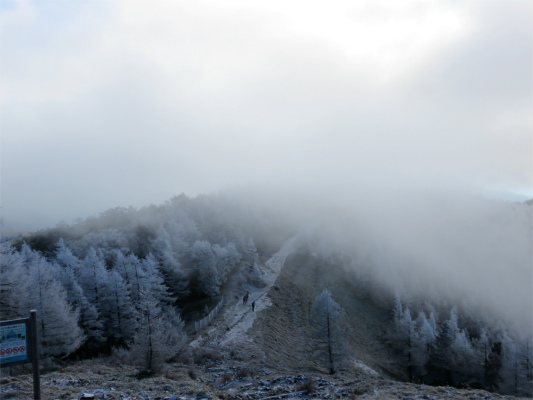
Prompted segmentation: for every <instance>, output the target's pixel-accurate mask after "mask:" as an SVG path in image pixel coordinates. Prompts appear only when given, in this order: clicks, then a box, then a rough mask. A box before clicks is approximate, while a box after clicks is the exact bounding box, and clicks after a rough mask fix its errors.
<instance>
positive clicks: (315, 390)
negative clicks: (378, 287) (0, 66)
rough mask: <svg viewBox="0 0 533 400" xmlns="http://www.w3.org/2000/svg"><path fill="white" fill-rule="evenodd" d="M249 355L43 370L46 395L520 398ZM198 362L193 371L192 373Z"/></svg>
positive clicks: (19, 392) (22, 381) (5, 382)
mask: <svg viewBox="0 0 533 400" xmlns="http://www.w3.org/2000/svg"><path fill="white" fill-rule="evenodd" d="M245 364H248V363H247V362H246V360H245V361H241V360H236V359H234V358H231V356H230V355H229V354H223V355H222V357H221V359H219V360H213V361H209V362H206V363H204V364H202V365H196V366H195V367H192V366H189V365H184V364H179V363H173V364H169V366H168V368H167V370H166V372H164V373H162V374H161V375H160V376H156V377H151V378H145V379H138V378H137V377H136V374H137V371H136V369H135V368H133V367H126V366H114V365H111V364H108V361H107V360H103V359H100V360H93V361H86V362H81V363H77V364H76V365H73V366H69V367H64V368H62V369H60V370H58V371H55V372H49V373H45V374H43V375H42V376H41V393H42V399H43V400H48V399H52V400H53V399H61V400H71V399H82V398H86V399H89V398H94V399H122V400H125V399H129V400H141V399H143V400H156V399H158V400H163V399H165V400H193V399H194V400H200V399H209V400H212V399H243V400H244V399H248V400H259V399H285V398H291V399H360V400H380V399H402V400H417V399H420V400H422V399H425V400H444V399H447V400H453V399H456V400H503V399H517V398H514V397H512V396H503V395H498V394H494V393H489V392H485V391H482V390H466V389H455V388H451V387H431V386H425V385H417V384H410V383H402V382H395V381H392V380H389V379H383V378H379V377H375V376H373V375H366V374H365V373H363V372H361V371H355V373H351V374H340V375H338V376H337V375H336V376H333V377H330V376H319V375H313V374H311V375H309V374H308V375H303V374H298V375H281V374H276V373H275V372H274V371H272V370H270V369H267V368H249V367H245V366H244V365H245ZM192 368H194V370H195V374H196V375H195V376H194V377H191V376H190V374H191V369H192ZM0 398H1V399H6V400H8V399H17V400H18V399H31V398H33V392H32V379H31V374H27V375H19V376H17V377H3V378H1V379H0Z"/></svg>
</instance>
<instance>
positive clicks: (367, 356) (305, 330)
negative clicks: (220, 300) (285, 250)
mask: <svg viewBox="0 0 533 400" xmlns="http://www.w3.org/2000/svg"><path fill="white" fill-rule="evenodd" d="M324 289H328V290H329V291H330V292H331V293H332V298H333V299H334V300H335V301H336V302H337V303H338V304H339V305H340V306H341V307H342V308H343V309H344V311H345V312H346V314H345V327H346V329H345V335H346V342H347V348H346V351H347V352H348V353H349V354H348V357H347V359H348V362H347V363H345V370H346V368H347V369H348V370H350V369H351V368H356V369H357V368H361V367H363V368H366V367H368V368H369V370H370V371H372V370H374V371H378V372H379V373H381V372H384V371H386V370H387V369H388V362H387V359H388V352H387V349H386V348H385V347H384V345H383V344H382V340H381V335H382V333H383V331H384V329H385V327H386V324H387V323H388V321H389V318H390V316H389V315H388V312H387V311H386V310H383V309H381V308H379V307H377V306H376V305H375V304H374V303H373V302H372V301H371V300H370V299H369V297H368V296H367V295H366V294H365V293H362V292H361V291H358V290H357V289H356V287H355V286H354V285H353V284H351V283H350V281H349V279H347V276H346V274H345V272H344V269H343V268H342V266H341V265H335V264H333V263H325V262H324V261H323V260H321V259H319V258H317V257H315V256H313V255H312V254H309V253H305V252H298V253H293V254H292V255H291V256H289V257H288V258H287V260H286V262H285V264H284V266H283V268H282V270H281V272H280V274H279V276H278V279H277V281H276V283H275V284H274V285H273V286H272V288H271V289H270V291H269V293H268V298H269V301H270V302H271V303H272V305H271V306H270V307H266V308H264V309H262V310H260V311H259V312H258V315H257V318H256V319H255V321H254V323H253V326H252V328H251V329H250V330H249V331H248V336H249V337H250V338H251V339H252V341H253V346H254V347H255V350H256V351H260V353H261V354H262V357H263V360H264V363H265V365H267V366H269V367H271V368H276V369H278V370H287V371H316V372H324V373H327V371H328V354H327V351H325V348H324V347H325V341H324V339H323V338H322V339H320V338H318V337H317V336H316V334H315V333H314V329H313V326H312V325H311V324H310V322H309V318H310V311H311V306H312V304H313V301H314V299H315V297H316V296H317V295H318V294H320V292H321V291H322V290H324Z"/></svg>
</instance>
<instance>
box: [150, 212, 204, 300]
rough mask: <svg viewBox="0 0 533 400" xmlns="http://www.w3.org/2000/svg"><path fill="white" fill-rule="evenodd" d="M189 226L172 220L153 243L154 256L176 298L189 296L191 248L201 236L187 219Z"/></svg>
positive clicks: (160, 231)
mask: <svg viewBox="0 0 533 400" xmlns="http://www.w3.org/2000/svg"><path fill="white" fill-rule="evenodd" d="M186 221H188V222H190V223H189V224H182V223H178V222H177V221H176V220H170V221H168V222H167V223H165V224H164V225H162V226H161V227H160V228H159V229H158V230H157V234H156V237H155V239H154V240H153V241H152V246H153V250H154V255H155V256H156V258H157V259H158V260H159V261H160V263H161V268H162V272H163V274H164V275H165V281H166V282H167V285H168V287H169V288H171V290H172V294H173V296H174V297H181V296H186V295H187V294H188V289H187V288H188V285H189V275H190V272H191V271H190V270H188V268H187V267H188V264H190V263H191V246H192V243H194V240H193V238H196V237H198V236H199V233H198V231H197V228H196V225H195V224H194V223H193V222H192V221H190V219H188V218H186Z"/></svg>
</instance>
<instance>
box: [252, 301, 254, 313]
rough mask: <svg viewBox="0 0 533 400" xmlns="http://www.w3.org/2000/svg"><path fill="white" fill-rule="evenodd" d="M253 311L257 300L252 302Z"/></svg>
mask: <svg viewBox="0 0 533 400" xmlns="http://www.w3.org/2000/svg"><path fill="white" fill-rule="evenodd" d="M252 311H255V301H253V302H252Z"/></svg>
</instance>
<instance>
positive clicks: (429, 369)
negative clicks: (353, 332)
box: [387, 296, 533, 396]
mask: <svg viewBox="0 0 533 400" xmlns="http://www.w3.org/2000/svg"><path fill="white" fill-rule="evenodd" d="M387 339H388V342H389V345H390V347H391V349H392V351H393V354H394V355H395V359H396V363H397V366H398V367H399V368H401V369H403V374H404V375H406V376H407V378H408V379H409V380H410V381H416V382H423V383H428V384H439V385H453V386H457V387H473V388H482V389H486V390H490V391H497V392H502V393H508V394H514V395H522V396H528V395H531V393H532V390H533V386H532V378H533V361H532V356H533V352H532V347H531V339H530V338H527V337H526V338H520V337H516V335H515V337H514V338H513V337H511V335H510V334H509V333H508V332H506V331H498V332H495V331H491V330H490V329H489V328H487V327H484V326H479V325H478V324H476V323H475V322H473V321H469V320H467V319H466V318H464V320H463V321H461V320H460V317H459V315H458V312H457V310H456V309H455V308H453V307H452V308H451V309H450V310H449V313H448V315H447V316H446V317H445V318H442V319H441V320H439V319H438V318H437V316H436V314H435V312H429V313H428V312H426V311H424V310H419V311H418V312H417V313H416V315H414V314H412V312H411V310H410V308H409V307H408V306H405V305H403V304H402V301H401V299H400V297H399V296H396V300H395V305H394V307H393V318H392V325H391V327H390V329H389V331H388V333H387Z"/></svg>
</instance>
